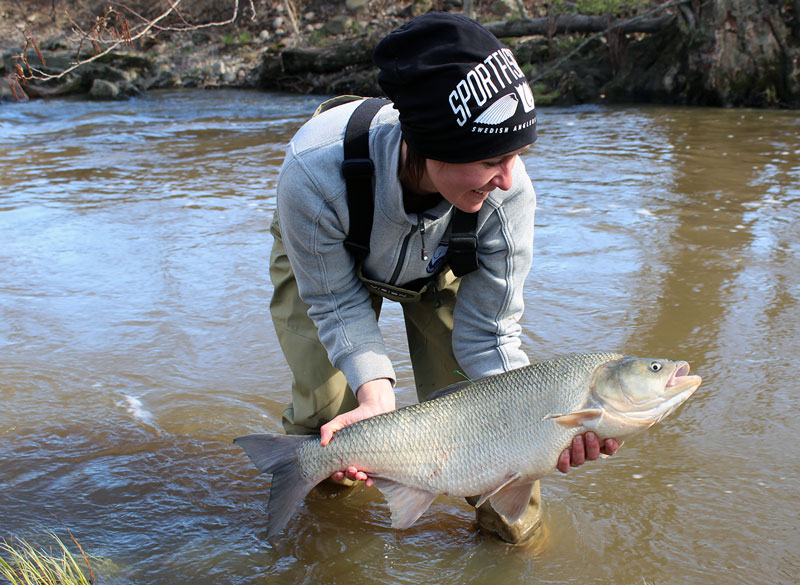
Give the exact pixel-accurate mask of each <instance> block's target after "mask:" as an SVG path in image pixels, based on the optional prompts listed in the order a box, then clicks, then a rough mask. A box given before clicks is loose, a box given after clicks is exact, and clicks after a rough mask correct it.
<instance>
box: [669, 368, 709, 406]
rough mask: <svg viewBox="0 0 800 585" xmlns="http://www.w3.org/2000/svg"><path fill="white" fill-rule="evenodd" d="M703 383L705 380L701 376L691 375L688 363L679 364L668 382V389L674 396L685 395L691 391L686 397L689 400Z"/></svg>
mask: <svg viewBox="0 0 800 585" xmlns="http://www.w3.org/2000/svg"><path fill="white" fill-rule="evenodd" d="M702 381H703V379H702V378H701V377H700V376H696V375H691V376H690V375H689V364H688V363H687V362H678V363H677V364H676V365H675V370H674V371H673V372H672V374H671V375H670V377H669V379H668V380H667V384H666V389H667V391H668V393H669V394H670V395H672V396H675V395H678V394H683V393H684V392H686V391H687V390H691V392H690V393H689V394H688V395H687V396H686V398H689V396H691V395H692V394H693V393H694V391H695V390H697V388H698V387H699V386H700V383H701V382H702ZM684 400H685V399H684Z"/></svg>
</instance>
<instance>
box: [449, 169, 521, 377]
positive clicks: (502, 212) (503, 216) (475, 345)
mask: <svg viewBox="0 0 800 585" xmlns="http://www.w3.org/2000/svg"><path fill="white" fill-rule="evenodd" d="M514 184H515V189H514V192H513V193H511V192H509V193H507V194H506V196H505V197H504V195H503V194H500V195H498V196H497V197H498V200H496V201H495V200H492V203H493V204H492V205H487V204H486V203H485V204H484V208H485V209H486V210H487V211H489V213H488V215H487V216H485V217H486V219H485V222H484V223H483V224H482V225H479V228H478V242H479V243H478V264H479V268H478V270H476V271H474V272H471V273H469V274H467V275H465V276H464V277H463V278H462V282H461V285H460V287H459V290H458V302H457V303H456V308H455V311H454V315H453V319H454V325H453V351H454V353H455V356H456V359H457V360H458V363H459V364H460V365H461V367H462V368H464V370H465V371H466V373H467V375H468V376H469V377H470V378H475V379H477V378H481V377H484V376H490V375H494V374H499V373H502V372H506V371H508V370H511V369H514V368H519V367H522V366H526V365H528V363H529V360H528V356H527V355H526V354H525V353H524V352H523V351H522V348H521V340H520V334H521V329H522V328H521V326H520V324H519V321H520V318H521V317H522V313H523V309H524V297H523V289H524V285H525V279H526V278H527V276H528V272H529V271H530V267H531V262H532V260H533V227H534V213H535V209H536V193H535V192H534V189H533V185H532V184H531V181H530V178H529V177H528V175H527V173H526V172H525V168H524V165H523V163H522V161H521V160H518V161H517V164H516V165H515V180H514ZM487 203H489V201H487ZM479 221H480V220H479Z"/></svg>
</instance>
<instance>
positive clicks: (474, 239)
mask: <svg viewBox="0 0 800 585" xmlns="http://www.w3.org/2000/svg"><path fill="white" fill-rule="evenodd" d="M448 248H449V249H450V250H451V251H456V252H467V251H469V252H472V251H474V250H477V249H478V236H477V235H476V234H450V242H449V243H448Z"/></svg>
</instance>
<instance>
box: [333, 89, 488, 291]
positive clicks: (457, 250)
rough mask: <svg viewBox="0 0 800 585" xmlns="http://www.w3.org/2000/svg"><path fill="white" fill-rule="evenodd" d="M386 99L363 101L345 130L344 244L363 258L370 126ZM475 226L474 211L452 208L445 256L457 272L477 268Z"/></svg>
mask: <svg viewBox="0 0 800 585" xmlns="http://www.w3.org/2000/svg"><path fill="white" fill-rule="evenodd" d="M347 98H352V96H347ZM345 101H350V99H346V100H345ZM339 103H343V102H339ZM388 103H391V102H390V101H389V100H385V99H380V98H367V99H365V100H364V101H362V102H361V103H360V104H359V105H358V107H356V109H355V110H354V111H353V113H352V114H351V115H350V120H348V122H347V129H346V130H345V133H344V160H343V161H342V176H343V177H344V179H345V183H346V184H347V211H348V213H349V215H350V231H349V232H348V234H347V238H346V239H345V241H344V245H345V247H346V248H347V249H348V250H350V253H351V254H353V255H354V256H355V258H356V260H362V261H363V260H364V258H366V257H367V256H368V255H369V236H370V234H371V233H372V216H373V214H374V211H375V200H374V194H373V189H372V177H373V175H374V174H375V165H374V164H373V162H372V159H371V158H370V157H369V126H370V122H371V121H372V118H374V117H375V114H377V113H378V110H380V109H381V108H382V107H383V106H385V105H386V104H388ZM334 105H338V104H334ZM477 227H478V213H477V212H475V213H465V212H463V211H460V210H458V209H456V210H455V214H454V216H453V227H452V229H451V234H450V243H449V246H448V256H449V258H448V260H449V263H450V269H451V270H452V271H453V274H455V275H456V276H464V275H465V274H469V273H470V272H472V271H473V270H477V269H478V236H477V235H476V231H477Z"/></svg>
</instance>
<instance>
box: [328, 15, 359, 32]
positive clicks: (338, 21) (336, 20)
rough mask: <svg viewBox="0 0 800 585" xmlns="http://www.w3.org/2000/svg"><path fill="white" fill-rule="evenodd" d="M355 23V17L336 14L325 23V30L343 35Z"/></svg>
mask: <svg viewBox="0 0 800 585" xmlns="http://www.w3.org/2000/svg"><path fill="white" fill-rule="evenodd" d="M352 25H353V19H352V18H350V17H349V16H344V15H342V16H334V17H333V18H331V19H330V20H329V21H328V22H326V23H325V32H326V33H328V34H329V35H341V34H344V32H345V31H346V30H347V29H348V28H350V27H351V26H352Z"/></svg>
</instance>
